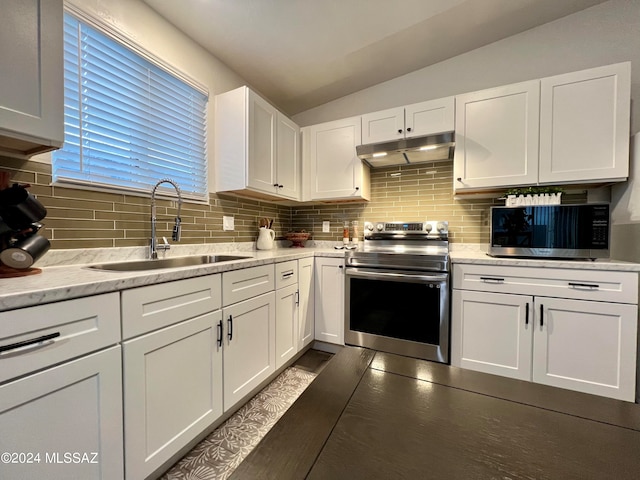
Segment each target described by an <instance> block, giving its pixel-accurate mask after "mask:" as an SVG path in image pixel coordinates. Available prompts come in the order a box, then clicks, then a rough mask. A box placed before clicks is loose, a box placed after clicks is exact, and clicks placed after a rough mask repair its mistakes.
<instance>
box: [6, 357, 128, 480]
mask: <svg viewBox="0 0 640 480" xmlns="http://www.w3.org/2000/svg"><path fill="white" fill-rule="evenodd" d="M121 365H122V364H121V357H120V346H116V347H112V348H110V349H108V350H104V351H101V352H99V353H94V354H92V355H88V356H86V357H82V358H79V359H77V360H73V361H71V362H67V363H63V364H61V365H58V366H56V367H52V368H49V369H47V370H44V371H42V372H39V373H36V374H33V375H30V376H28V377H24V378H21V379H19V380H15V381H12V382H9V383H6V384H4V385H2V386H0V432H1V433H0V452H16V453H19V452H23V453H27V452H30V453H33V454H39V455H40V457H39V458H40V461H39V462H33V463H22V464H21V463H5V462H3V463H0V478H2V480H24V479H31V478H33V479H63V478H65V479H66V478H74V479H75V478H78V479H80V478H81V479H83V480H121V479H122V478H124V468H123V459H122V453H123V448H122V376H121V372H122V370H121ZM74 454H78V455H79V456H78V457H76V458H77V459H78V460H82V462H77V463H74V462H73V458H74V457H73V455H74ZM66 455H70V456H69V457H66ZM65 459H67V461H65Z"/></svg>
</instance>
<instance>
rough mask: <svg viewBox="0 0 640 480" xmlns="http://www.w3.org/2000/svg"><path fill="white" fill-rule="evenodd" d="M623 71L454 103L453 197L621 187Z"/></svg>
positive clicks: (625, 117)
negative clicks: (532, 188)
mask: <svg viewBox="0 0 640 480" xmlns="http://www.w3.org/2000/svg"><path fill="white" fill-rule="evenodd" d="M630 79H631V67H630V63H629V62H626V63H620V64H614V65H608V66H604V67H598V68H591V69H588V70H583V71H580V72H573V73H568V74H564V75H557V76H553V77H547V78H543V79H541V80H532V81H529V82H523V83H519V84H514V85H507V86H504V87H498V88H492V89H489V90H483V91H480V92H472V93H467V94H464V95H458V96H457V97H456V120H455V124H456V149H455V155H454V163H453V168H454V176H453V177H454V180H453V187H454V191H455V192H456V193H461V192H465V191H478V190H491V189H499V188H506V187H512V186H521V185H536V184H537V185H550V184H572V183H603V182H615V181H624V180H626V178H627V177H628V174H629V119H630V100H631V99H630V81H631V80H630Z"/></svg>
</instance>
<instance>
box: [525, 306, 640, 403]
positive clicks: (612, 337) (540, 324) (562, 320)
mask: <svg viewBox="0 0 640 480" xmlns="http://www.w3.org/2000/svg"><path fill="white" fill-rule="evenodd" d="M535 309H536V316H537V321H536V326H535V329H534V355H533V358H534V363H533V381H534V382H537V383H544V384H546V385H552V386H555V387H562V388H568V389H571V390H577V391H580V392H585V393H592V394H595V395H604V396H606V397H611V398H617V399H619V400H627V401H633V400H634V397H635V376H636V371H635V367H636V339H637V322H638V307H637V306H636V305H623V304H618V303H604V302H590V301H583V300H566V299H561V298H545V297H536V307H535Z"/></svg>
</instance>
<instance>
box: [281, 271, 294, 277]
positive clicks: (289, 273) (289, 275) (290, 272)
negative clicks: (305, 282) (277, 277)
mask: <svg viewBox="0 0 640 480" xmlns="http://www.w3.org/2000/svg"><path fill="white" fill-rule="evenodd" d="M290 277H293V270H289V271H286V272H284V273H283V274H282V278H290Z"/></svg>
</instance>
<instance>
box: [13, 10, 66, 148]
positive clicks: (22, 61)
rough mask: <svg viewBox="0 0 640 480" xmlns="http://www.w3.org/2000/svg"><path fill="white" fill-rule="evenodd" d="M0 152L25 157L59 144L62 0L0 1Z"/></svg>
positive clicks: (61, 137)
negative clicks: (0, 5)
mask: <svg viewBox="0 0 640 480" xmlns="http://www.w3.org/2000/svg"><path fill="white" fill-rule="evenodd" d="M2 20H3V22H2V24H3V25H2V29H0V63H1V64H2V65H3V68H2V81H1V82H0V151H2V153H6V154H9V155H17V156H26V157H29V156H31V155H34V154H36V153H41V152H46V151H49V150H54V149H56V148H59V147H60V146H62V142H63V140H64V105H63V70H62V67H63V57H62V0H46V1H44V0H23V1H20V2H3V4H2Z"/></svg>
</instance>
